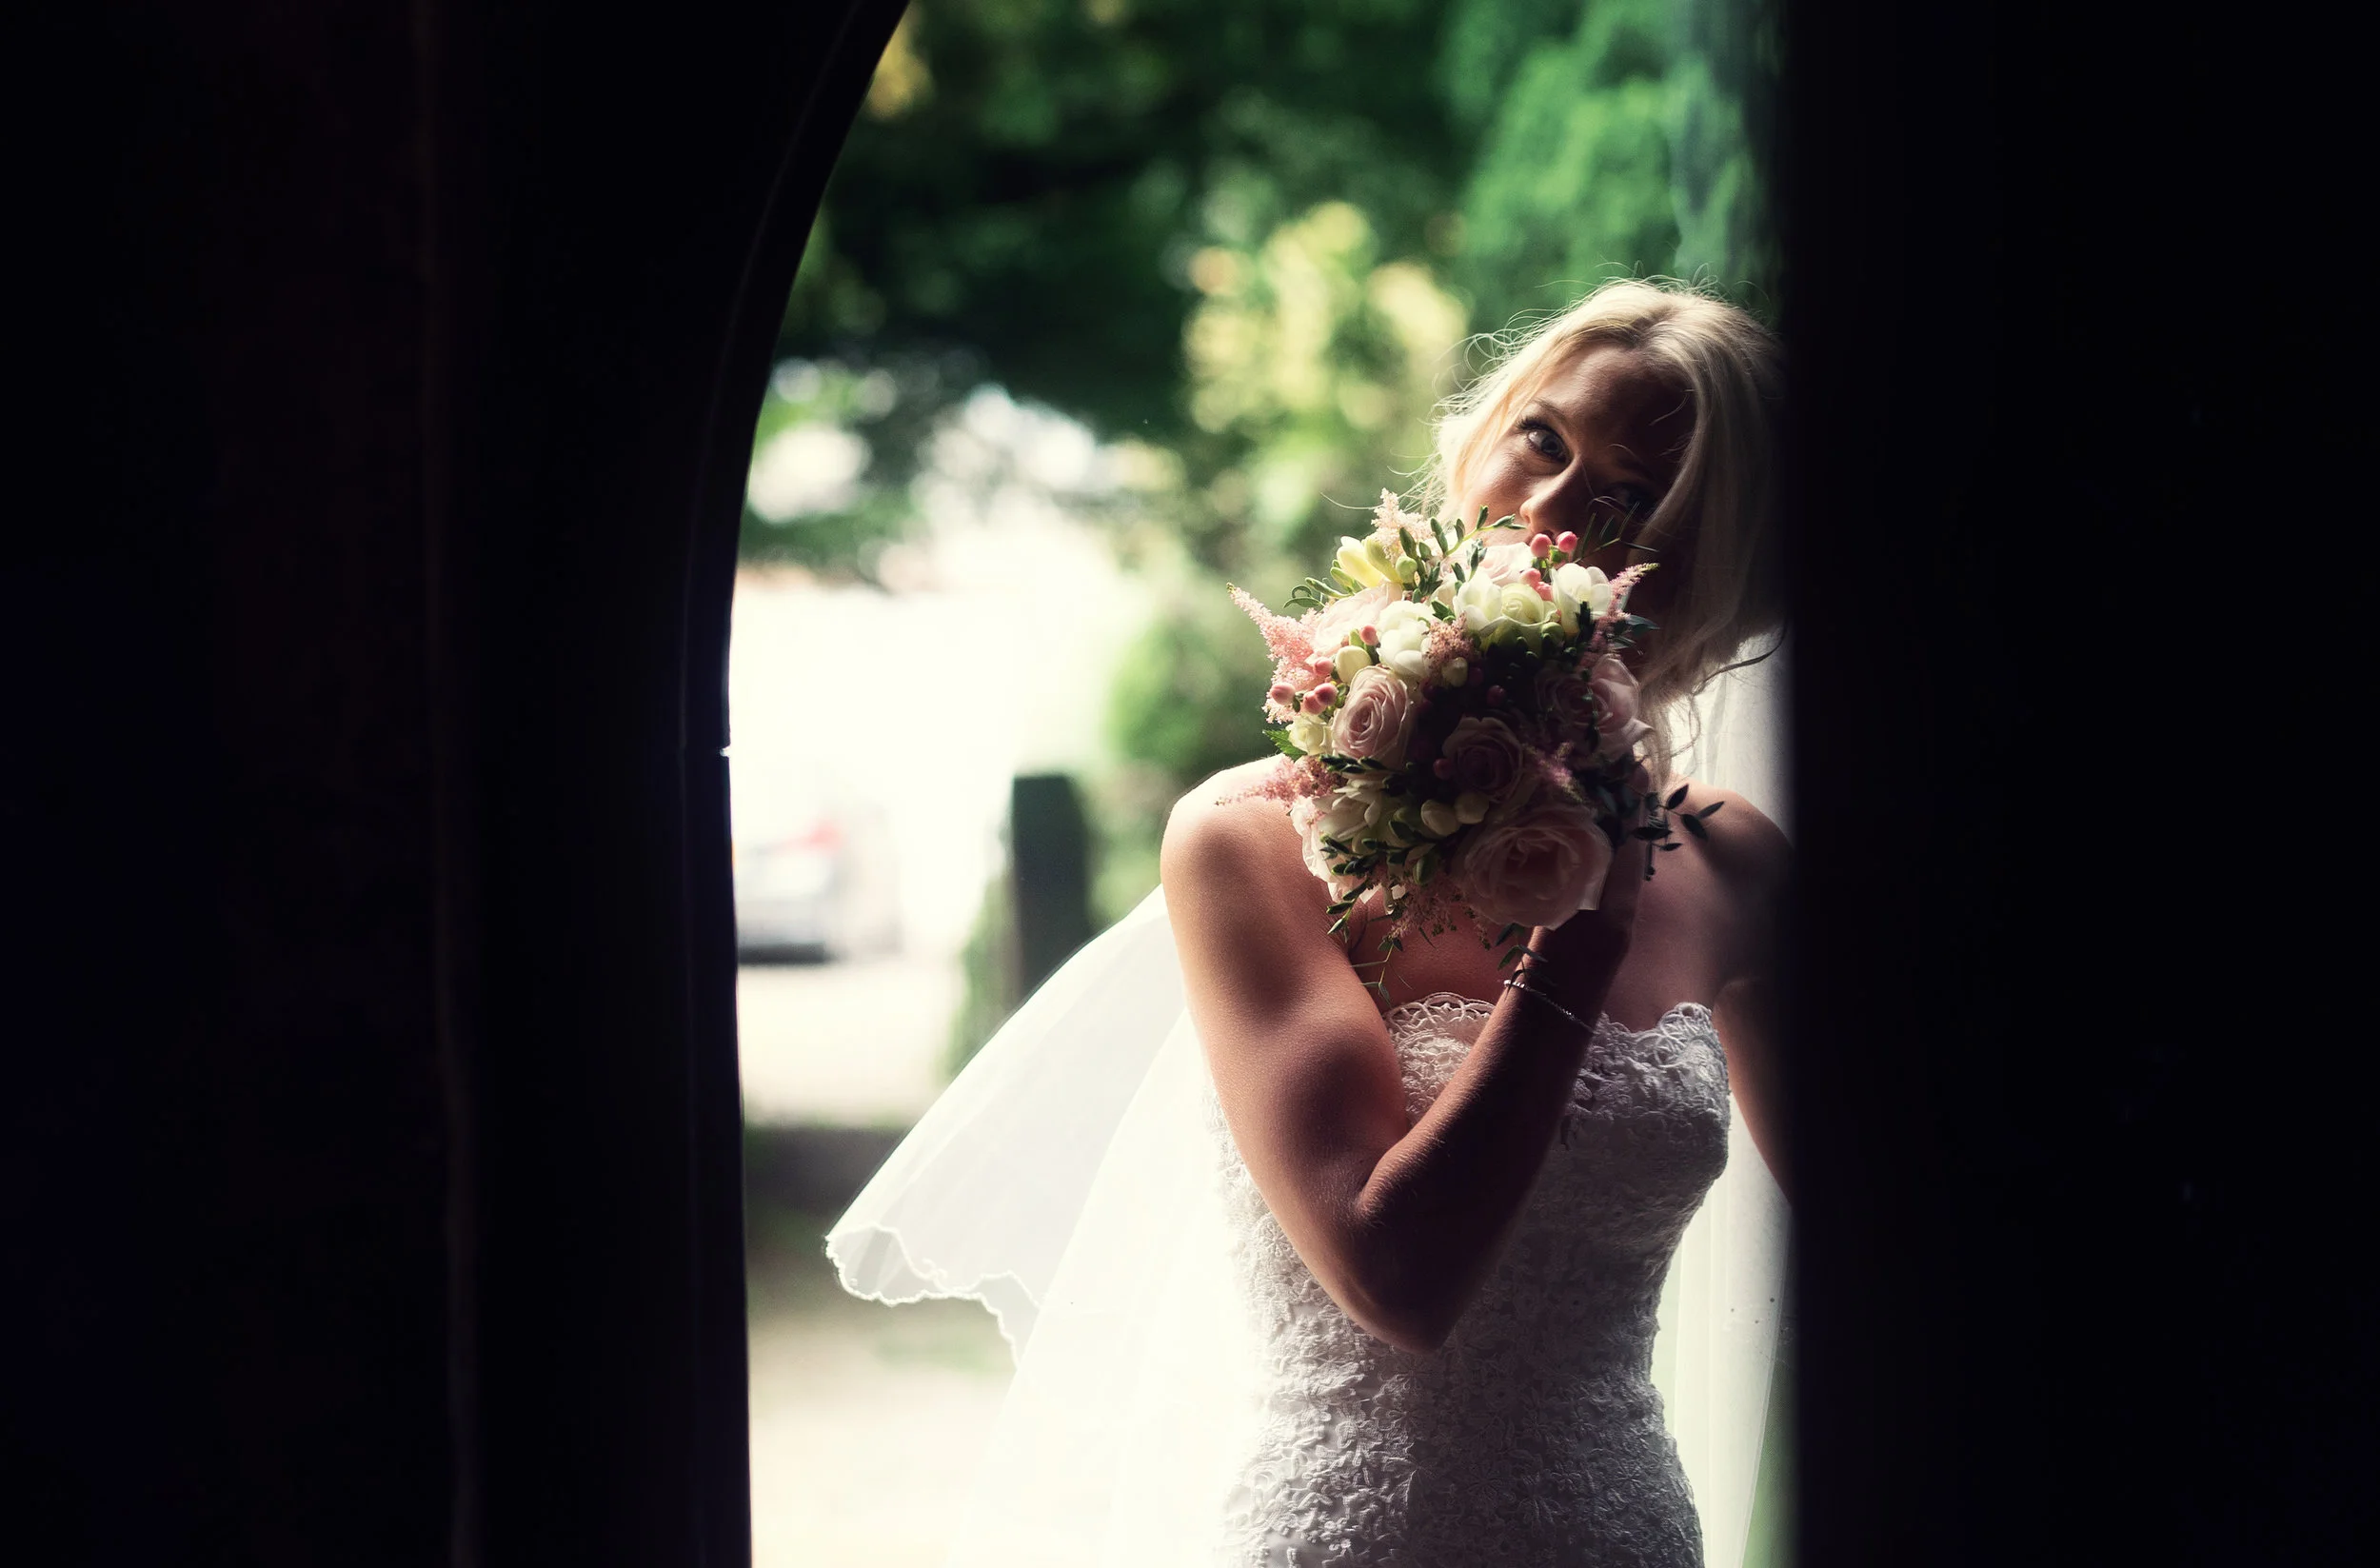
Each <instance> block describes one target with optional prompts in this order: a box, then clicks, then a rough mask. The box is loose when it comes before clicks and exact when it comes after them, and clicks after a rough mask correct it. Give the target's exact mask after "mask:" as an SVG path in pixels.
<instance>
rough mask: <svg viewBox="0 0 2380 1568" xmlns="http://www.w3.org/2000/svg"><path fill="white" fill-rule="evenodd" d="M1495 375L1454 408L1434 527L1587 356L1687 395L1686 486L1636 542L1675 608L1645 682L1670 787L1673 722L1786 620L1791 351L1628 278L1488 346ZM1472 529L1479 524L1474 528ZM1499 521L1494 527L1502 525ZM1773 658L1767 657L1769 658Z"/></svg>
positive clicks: (1656, 762)
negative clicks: (1640, 371)
mask: <svg viewBox="0 0 2380 1568" xmlns="http://www.w3.org/2000/svg"><path fill="white" fill-rule="evenodd" d="M1488 341H1489V342H1491V343H1494V344H1495V345H1496V346H1497V347H1498V348H1499V349H1500V352H1499V353H1498V355H1497V358H1496V360H1495V362H1494V364H1493V365H1492V366H1491V367H1490V368H1489V369H1488V371H1487V373H1486V374H1484V375H1482V376H1480V377H1479V378H1478V380H1477V381H1475V382H1473V383H1472V384H1471V385H1470V386H1469V387H1466V388H1465V389H1464V390H1462V391H1461V392H1459V393H1458V394H1456V395H1455V396H1454V397H1453V398H1451V399H1449V400H1448V401H1447V403H1446V404H1445V405H1444V407H1443V408H1442V410H1441V412H1440V415H1439V419H1438V451H1437V456H1436V458H1435V459H1434V461H1433V463H1432V465H1431V469H1430V472H1429V474H1428V476H1427V480H1426V486H1427V488H1426V490H1425V494H1424V502H1425V505H1426V506H1428V511H1427V512H1426V513H1425V515H1430V516H1438V515H1440V514H1441V513H1442V512H1443V509H1444V508H1445V507H1446V506H1448V505H1450V504H1455V503H1458V501H1459V499H1460V497H1461V496H1462V493H1463V489H1464V486H1465V485H1466V484H1467V482H1468V480H1469V478H1470V475H1471V473H1472V471H1473V469H1474V467H1475V466H1476V465H1477V464H1478V461H1479V459H1480V458H1481V456H1482V455H1484V453H1485V452H1486V450H1487V448H1488V447H1489V446H1490V445H1491V444H1492V443H1493V442H1494V441H1495V440H1496V439H1497V437H1499V436H1501V435H1502V434H1503V433H1504V431H1505V429H1506V428H1507V427H1509V425H1510V424H1511V422H1512V419H1513V416H1514V413H1515V411H1516V410H1517V408H1518V407H1520V406H1521V405H1522V404H1524V403H1525V402H1527V401H1528V399H1529V398H1530V397H1531V396H1533V395H1534V394H1535V393H1536V392H1537V388H1538V387H1542V386H1543V385H1544V384H1545V382H1546V380H1547V379H1548V378H1549V377H1550V376H1552V375H1553V373H1554V372H1555V371H1556V370H1558V369H1559V368H1560V367H1562V366H1563V365H1565V364H1566V363H1568V362H1569V360H1570V359H1571V358H1572V357H1573V356H1574V355H1576V354H1577V353H1579V352H1581V351H1582V350H1584V349H1587V348H1590V347H1595V346H1597V345H1598V344H1612V345H1616V346H1617V347H1622V348H1627V349H1630V350H1633V351H1635V352H1636V353H1639V354H1642V355H1644V356H1645V357H1646V358H1647V359H1649V360H1650V361H1652V362H1653V363H1654V364H1655V365H1656V366H1658V367H1660V368H1661V369H1663V370H1665V371H1666V372H1668V373H1669V374H1670V375H1671V376H1673V377H1675V378H1676V380H1677V381H1678V382H1679V383H1680V384H1681V385H1682V386H1683V387H1685V388H1686V390H1687V394H1688V396H1689V398H1690V400H1691V402H1692V407H1693V408H1694V416H1695V422H1694V433H1693V434H1692V436H1690V437H1689V438H1688V440H1687V444H1686V451H1685V456H1684V459H1683V460H1682V461H1681V462H1680V463H1679V465H1678V469H1677V479H1676V483H1675V484H1673V485H1672V486H1670V490H1669V494H1667V495H1666V496H1664V497H1662V499H1661V504H1660V505H1659V506H1657V507H1656V508H1655V509H1654V512H1653V515H1652V517H1651V518H1649V519H1647V520H1646V521H1645V522H1644V523H1643V524H1642V525H1640V526H1638V527H1637V529H1636V531H1635V532H1634V533H1633V534H1632V535H1630V536H1629V543H1630V544H1631V545H1632V546H1644V547H1646V548H1647V549H1648V550H1649V551H1653V552H1657V553H1654V554H1652V555H1651V556H1650V558H1651V559H1652V560H1655V561H1657V562H1659V563H1660V570H1661V575H1663V576H1664V577H1671V578H1673V581H1672V582H1671V583H1669V584H1667V585H1665V586H1667V587H1668V588H1669V589H1670V590H1671V593H1672V595H1673V596H1674V597H1672V598H1671V599H1670V603H1669V607H1668V609H1667V611H1666V612H1665V615H1664V618H1663V620H1662V623H1661V628H1660V630H1659V631H1658V632H1656V634H1655V635H1654V636H1653V637H1652V638H1651V639H1650V640H1649V642H1648V644H1647V645H1646V647H1645V649H1644V654H1643V663H1642V665H1641V666H1640V667H1639V668H1638V669H1637V671H1636V678H1637V681H1638V682H1639V684H1640V685H1641V686H1642V688H1643V692H1644V707H1645V710H1646V718H1647V719H1648V720H1649V722H1651V724H1653V726H1654V735H1653V737H1652V742H1653V744H1652V745H1651V746H1650V748H1649V757H1648V761H1649V764H1650V766H1651V769H1652V772H1653V774H1654V776H1655V777H1656V778H1657V779H1664V780H1666V779H1667V777H1668V776H1669V772H1670V765H1671V763H1672V762H1673V761H1674V759H1675V757H1676V752H1677V750H1678V745H1677V737H1676V734H1675V733H1674V730H1673V724H1674V723H1675V721H1674V717H1673V715H1674V713H1675V712H1676V709H1677V707H1678V705H1679V699H1681V698H1688V697H1692V696H1694V695H1695V694H1696V693H1697V692H1699V691H1700V690H1701V689H1702V688H1703V687H1704V686H1705V685H1709V683H1710V682H1711V680H1712V679H1713V678H1714V677H1715V676H1716V675H1718V674H1719V673H1720V672H1721V671H1723V670H1725V669H1727V668H1728V667H1730V665H1733V664H1735V663H1736V662H1738V656H1739V655H1740V654H1741V653H1742V651H1743V649H1744V647H1745V646H1746V645H1748V644H1749V643H1751V642H1752V641H1753V639H1755V638H1756V637H1759V636H1761V635H1762V634H1764V633H1767V632H1771V631H1775V630H1777V629H1779V628H1780V627H1781V625H1782V623H1783V619H1784V599H1783V585H1782V583H1781V581H1780V580H1779V573H1778V563H1777V537H1776V536H1777V527H1776V517H1775V512H1776V506H1775V465H1776V429H1775V424H1776V419H1777V413H1778V403H1779V397H1780V394H1781V390H1782V377H1783V366H1782V363H1781V361H1782V352H1781V349H1780V347H1779V346H1778V344H1777V341H1776V337H1775V334H1774V333H1772V332H1771V331H1770V330H1769V329H1768V328H1767V327H1763V326H1762V325H1760V323H1759V322H1758V321H1756V320H1755V319H1754V318H1753V317H1752V316H1750V315H1749V314H1747V313H1746V312H1744V311H1742V310H1740V309H1738V308H1735V306H1732V305H1729V304H1727V303H1726V302H1725V301H1723V300H1718V299H1714V298H1712V297H1711V296H1709V295H1707V294H1704V293H1701V292H1698V291H1696V289H1694V288H1690V287H1688V286H1686V285H1683V284H1671V283H1666V282H1659V283H1656V282H1640V281H1637V280H1636V279H1630V278H1622V279H1618V280H1616V281H1614V282H1611V283H1607V284H1605V285H1603V286H1602V287H1601V288H1597V289H1596V290H1595V292H1593V293H1591V294H1589V295H1588V296H1587V297H1586V298H1585V299H1582V300H1580V301H1579V302H1578V303H1577V305H1574V306H1572V307H1571V308H1569V309H1568V310H1565V311H1563V312H1562V313H1561V314H1559V315H1557V316H1554V317H1552V318H1551V319H1549V320H1546V321H1543V322H1540V323H1538V324H1537V325H1536V326H1535V327H1526V328H1522V329H1518V330H1517V331H1516V332H1515V333H1511V334H1506V335H1504V336H1502V337H1500V338H1497V339H1490V340H1488ZM1463 521H1465V522H1466V523H1469V522H1473V521H1476V520H1474V519H1470V518H1466V519H1464V520H1463ZM1491 521H1493V519H1491ZM1761 657H1766V655H1765V654H1763V655H1761Z"/></svg>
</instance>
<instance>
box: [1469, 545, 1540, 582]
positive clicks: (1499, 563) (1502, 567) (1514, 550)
mask: <svg viewBox="0 0 2380 1568" xmlns="http://www.w3.org/2000/svg"><path fill="white" fill-rule="evenodd" d="M1536 565H1537V556H1536V555H1535V554H1533V553H1532V552H1531V551H1530V549H1529V545H1528V542H1527V541H1526V540H1519V541H1516V542H1515V543H1513V544H1510V545H1490V546H1488V547H1487V548H1486V549H1485V550H1484V551H1482V552H1480V556H1479V570H1478V576H1481V577H1484V578H1486V579H1487V580H1488V581H1489V582H1491V583H1494V584H1495V585H1497V586H1498V587H1501V586H1503V585H1505V584H1507V583H1517V582H1519V581H1520V574H1521V573H1522V572H1525V571H1527V570H1528V569H1529V568H1530V567H1532V566H1536Z"/></svg>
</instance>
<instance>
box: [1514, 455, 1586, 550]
mask: <svg viewBox="0 0 2380 1568" xmlns="http://www.w3.org/2000/svg"><path fill="white" fill-rule="evenodd" d="M1594 506H1595V486H1593V485H1592V484H1590V483H1589V482H1588V481H1587V478H1586V475H1585V474H1583V473H1581V472H1580V471H1579V468H1578V466H1577V464H1575V463H1574V464H1572V465H1571V466H1569V467H1567V468H1564V469H1563V470H1562V471H1561V472H1560V473H1557V474H1552V475H1549V476H1547V477H1546V478H1545V479H1543V480H1541V481H1539V482H1538V483H1537V485H1536V486H1534V487H1533V488H1532V489H1531V490H1530V491H1529V493H1528V495H1527V496H1526V497H1525V498H1524V499H1523V500H1522V501H1521V503H1520V510H1519V511H1518V513H1517V516H1518V517H1519V519H1520V522H1521V526H1523V527H1526V528H1528V529H1529V530H1530V531H1531V532H1533V533H1554V534H1558V533H1560V532H1562V531H1563V530H1564V529H1569V530H1570V531H1572V532H1575V533H1580V534H1583V533H1584V532H1585V530H1584V529H1583V528H1581V527H1580V526H1579V525H1580V524H1582V523H1584V522H1585V521H1586V519H1587V514H1588V513H1589V512H1590V511H1591V510H1593V508H1594Z"/></svg>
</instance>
